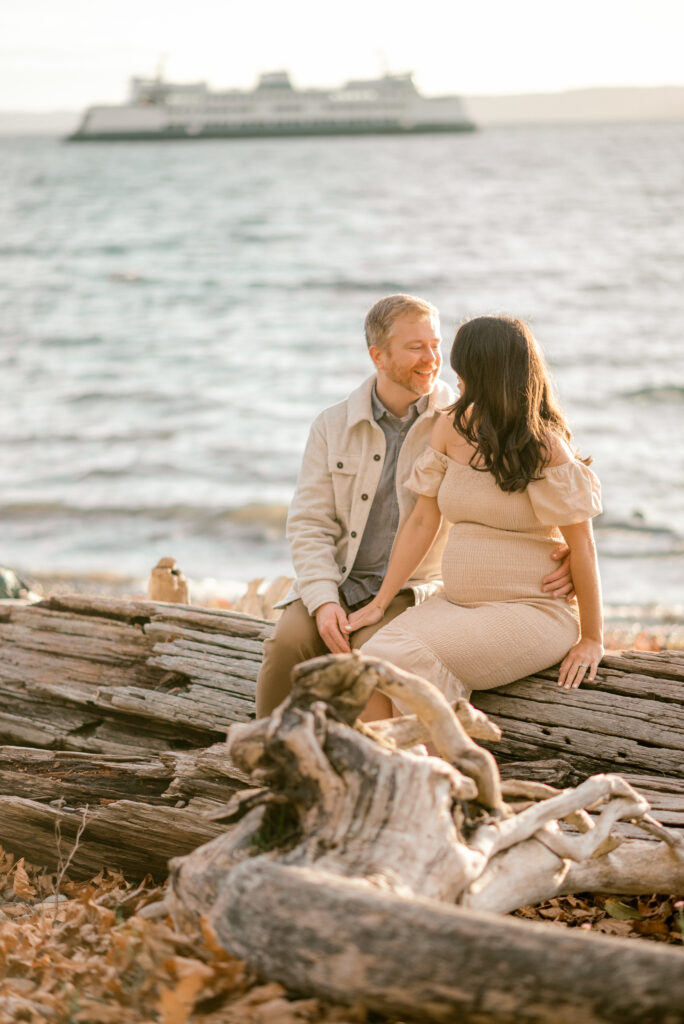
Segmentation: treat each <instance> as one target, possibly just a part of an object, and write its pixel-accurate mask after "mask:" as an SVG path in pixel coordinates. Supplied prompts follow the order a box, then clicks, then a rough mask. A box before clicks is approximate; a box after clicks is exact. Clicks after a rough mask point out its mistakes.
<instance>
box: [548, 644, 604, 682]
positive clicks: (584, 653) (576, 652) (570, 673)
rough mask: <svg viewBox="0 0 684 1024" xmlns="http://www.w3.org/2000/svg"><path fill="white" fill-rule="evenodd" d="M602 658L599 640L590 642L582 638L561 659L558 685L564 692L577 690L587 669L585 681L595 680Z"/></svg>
mask: <svg viewBox="0 0 684 1024" xmlns="http://www.w3.org/2000/svg"><path fill="white" fill-rule="evenodd" d="M602 657H603V644H602V643H601V642H600V641H599V640H590V639H585V638H584V637H583V638H582V639H581V640H578V641H577V643H576V644H575V646H574V647H571V648H570V650H569V651H568V653H567V654H566V656H565V658H564V659H563V662H562V664H561V667H560V672H559V673H558V685H559V686H562V687H563V688H564V689H566V690H575V689H577V687H578V686H579V685H580V683H581V682H582V680H583V679H584V677H585V675H586V674H587V669H588V670H589V674H588V675H587V680H588V681H589V682H592V681H593V680H594V679H595V678H596V671H597V669H598V666H599V662H600V660H601V658H602Z"/></svg>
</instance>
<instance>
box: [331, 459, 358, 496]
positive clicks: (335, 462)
mask: <svg viewBox="0 0 684 1024" xmlns="http://www.w3.org/2000/svg"><path fill="white" fill-rule="evenodd" d="M360 463H361V459H360V457H359V456H358V455H348V454H347V453H346V452H345V453H342V454H340V455H335V454H334V453H329V454H328V471H329V472H330V477H331V479H332V485H333V493H334V495H335V507H336V508H338V509H349V508H351V504H352V497H353V494H354V484H355V482H356V476H357V473H358V471H359V465H360Z"/></svg>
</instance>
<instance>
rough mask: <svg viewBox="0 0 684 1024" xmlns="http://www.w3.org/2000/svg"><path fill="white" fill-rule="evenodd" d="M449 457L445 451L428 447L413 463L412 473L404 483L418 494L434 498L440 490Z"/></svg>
mask: <svg viewBox="0 0 684 1024" xmlns="http://www.w3.org/2000/svg"><path fill="white" fill-rule="evenodd" d="M448 465H449V459H448V458H447V456H446V455H445V454H444V453H443V452H438V451H436V450H435V449H434V448H426V449H425V451H424V452H423V454H422V455H421V456H419V458H417V459H416V461H415V462H414V464H413V469H412V470H411V475H410V476H409V478H408V480H407V481H406V483H405V484H404V487H408V489H409V491H415V493H416V494H425V495H427V497H428V498H434V497H435V495H436V494H437V491H438V490H439V488H440V486H441V483H442V480H443V479H444V474H445V472H446V468H447V466H448Z"/></svg>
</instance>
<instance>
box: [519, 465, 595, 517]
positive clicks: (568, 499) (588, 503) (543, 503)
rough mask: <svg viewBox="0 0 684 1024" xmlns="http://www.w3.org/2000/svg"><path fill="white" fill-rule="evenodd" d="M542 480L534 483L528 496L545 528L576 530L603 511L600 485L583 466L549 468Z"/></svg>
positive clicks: (530, 484) (587, 468)
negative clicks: (574, 528)
mask: <svg viewBox="0 0 684 1024" xmlns="http://www.w3.org/2000/svg"><path fill="white" fill-rule="evenodd" d="M543 472H544V478H543V480H533V481H532V482H531V483H529V484H528V486H527V493H528V495H529V498H530V501H531V502H532V508H533V510H534V513H535V515H536V517H537V519H538V520H539V521H540V522H541V523H544V524H545V525H546V526H573V525H574V524H575V523H581V522H584V520H585V519H592V518H593V517H594V516H597V515H598V514H599V513H600V512H602V511H603V509H602V507H601V484H600V483H599V479H598V477H597V476H596V475H595V474H594V473H592V471H591V470H590V469H589V467H588V466H585V465H584V463H583V462H575V461H572V462H564V463H562V465H560V466H547V467H546V469H545V470H544V471H543Z"/></svg>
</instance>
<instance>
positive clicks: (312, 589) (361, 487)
mask: <svg viewBox="0 0 684 1024" xmlns="http://www.w3.org/2000/svg"><path fill="white" fill-rule="evenodd" d="M374 381H375V376H372V377H369V378H368V380H365V381H364V382H363V384H362V385H361V386H360V387H359V388H357V389H356V390H355V391H353V392H352V393H351V395H350V396H349V397H348V398H347V399H345V400H344V401H343V402H339V403H338V404H337V405H333V406H331V407H330V408H329V409H326V410H324V412H322V413H321V414H320V415H319V416H318V417H317V418H316V420H315V421H314V423H313V426H312V427H311V432H310V434H309V439H308V441H307V444H306V448H305V450H304V457H303V459H302V466H301V470H300V473H299V478H298V480H297V487H296V490H295V494H294V497H293V499H292V504H291V505H290V511H289V514H288V518H287V538H288V540H289V542H290V548H291V553H292V563H293V565H294V568H295V573H296V579H295V582H294V585H293V587H292V589H291V590H290V592H289V594H288V595H287V597H286V598H285V599H284V601H282V602H280V604H281V606H282V605H286V604H289V603H290V602H291V601H294V600H296V599H297V598H301V599H302V601H303V602H304V604H305V605H306V608H307V610H308V612H309V614H311V615H313V614H314V612H315V611H316V609H317V608H320V606H321V605H322V604H326V602H328V601H335V602H339V600H340V598H339V590H338V588H339V586H340V584H341V583H342V582H343V581H344V580H345V579H346V578H347V576H348V575H349V573H350V572H351V569H352V566H353V564H354V559H355V558H356V554H357V551H358V549H359V544H360V543H361V538H362V536H363V531H364V528H365V526H366V520H367V518H368V513H369V511H370V507H371V505H372V503H373V498H374V496H375V491H376V488H377V486H378V482H379V480H380V475H381V472H382V465H383V462H384V459H385V448H386V443H385V435H384V434H383V432H382V430H381V428H380V427H379V426H378V424H377V423H376V422H375V420H374V419H373V411H372V407H371V390H372V387H373V383H374ZM453 401H454V394H453V391H452V390H451V388H450V387H449V386H448V385H447V384H445V383H444V381H438V382H437V384H436V386H435V388H434V390H433V391H432V394H431V395H430V397H429V400H428V405H427V408H426V410H425V412H423V413H421V415H420V416H419V417H418V419H417V420H416V421H415V423H414V424H413V426H412V427H411V429H410V430H409V432H408V434H407V435H406V439H405V441H404V443H403V445H402V447H401V450H400V452H399V458H398V461H397V496H398V500H399V529H401V527H402V525H403V523H404V522H405V521H406V519H407V517H408V516H409V515H410V513H411V511H412V509H413V506H414V505H415V502H416V495H415V494H414V493H413V492H412V491H409V490H407V489H406V488H405V487H404V482H405V481H406V480H408V477H409V475H410V473H411V469H412V467H413V463H414V462H415V461H416V459H417V458H418V456H419V455H421V454H422V452H423V451H424V450H425V448H426V446H427V444H428V441H429V439H430V434H431V432H432V427H433V425H434V423H435V420H436V418H437V415H438V412H439V411H440V410H443V409H444V408H445V407H446V406H448V405H450V404H451V403H452V402H453ZM448 529H449V524H448V523H446V522H442V524H441V526H440V530H439V533H438V535H437V537H436V538H435V541H434V543H433V545H432V547H431V548H430V550H429V552H428V553H427V555H426V556H425V558H424V559H423V561H422V563H421V564H420V566H419V567H418V569H417V570H416V573H415V577H414V578H412V579H411V580H409V583H408V584H407V585H408V586H409V587H411V588H412V589H413V591H414V593H415V598H416V603H419V602H420V601H421V600H424V599H425V598H426V597H428V596H429V595H430V594H431V593H433V592H434V591H435V589H436V588H437V586H439V584H440V579H441V560H442V551H443V548H444V544H445V543H446V536H447V533H448Z"/></svg>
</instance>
